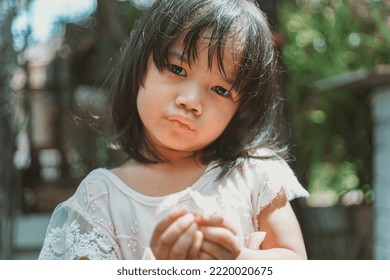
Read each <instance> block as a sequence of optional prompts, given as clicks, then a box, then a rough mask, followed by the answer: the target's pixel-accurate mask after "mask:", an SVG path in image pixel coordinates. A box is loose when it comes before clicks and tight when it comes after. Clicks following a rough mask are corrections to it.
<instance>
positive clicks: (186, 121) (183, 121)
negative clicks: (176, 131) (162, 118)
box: [167, 115, 195, 131]
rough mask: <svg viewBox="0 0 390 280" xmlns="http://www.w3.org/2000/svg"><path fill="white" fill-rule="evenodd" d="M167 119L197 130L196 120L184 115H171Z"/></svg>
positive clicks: (191, 129)
mask: <svg viewBox="0 0 390 280" xmlns="http://www.w3.org/2000/svg"><path fill="white" fill-rule="evenodd" d="M167 119H168V120H169V121H171V122H173V123H175V124H177V125H179V126H181V127H184V128H187V129H188V130H190V131H195V124H194V122H193V121H192V120H191V119H190V118H188V117H186V116H183V115H169V116H168V117H167Z"/></svg>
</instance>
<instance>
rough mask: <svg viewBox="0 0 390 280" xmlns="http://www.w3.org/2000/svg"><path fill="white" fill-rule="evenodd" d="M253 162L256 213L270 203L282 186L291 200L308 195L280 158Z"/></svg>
mask: <svg viewBox="0 0 390 280" xmlns="http://www.w3.org/2000/svg"><path fill="white" fill-rule="evenodd" d="M259 162H260V163H258V164H255V165H253V166H252V168H255V170H254V172H253V173H254V174H255V175H254V176H255V178H254V180H255V190H256V191H255V192H254V193H255V194H254V195H255V198H254V200H255V201H254V204H255V205H256V209H255V210H256V213H259V212H260V211H261V210H262V209H264V208H265V207H266V206H267V205H268V204H270V203H271V202H272V201H273V200H274V199H275V198H276V197H277V195H278V193H279V192H280V191H281V189H282V188H283V189H284V191H285V193H286V197H287V199H288V200H289V201H290V200H293V199H295V198H299V197H308V196H309V193H308V192H307V191H306V190H305V189H304V188H303V187H302V185H301V184H300V183H299V181H298V179H297V177H296V176H295V174H294V172H293V170H292V169H291V168H290V166H289V165H288V164H287V162H285V161H284V160H282V159H279V160H260V161H259Z"/></svg>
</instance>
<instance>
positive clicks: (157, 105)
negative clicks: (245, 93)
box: [137, 39, 239, 156]
mask: <svg viewBox="0 0 390 280" xmlns="http://www.w3.org/2000/svg"><path fill="white" fill-rule="evenodd" d="M233 47H234V46H233V42H230V43H227V44H226V46H225V56H224V63H225V64H224V67H225V72H226V73H225V74H226V75H223V74H222V73H221V72H220V71H219V69H218V65H217V61H216V59H214V60H213V64H212V67H211V69H210V68H209V66H208V49H207V48H208V42H207V40H206V41H204V40H202V39H201V40H200V41H199V45H198V54H197V55H198V57H197V59H195V60H193V61H191V67H190V65H189V64H188V61H187V60H186V56H184V57H183V58H182V54H183V49H184V47H183V43H182V42H181V41H178V42H176V43H175V44H173V46H172V47H171V48H170V50H169V55H170V58H169V65H167V66H166V67H165V69H164V70H163V71H159V70H158V69H157V67H156V66H155V64H154V63H153V59H152V58H151V57H150V58H149V61H148V70H147V72H146V77H145V82H144V85H143V87H141V88H140V90H139V92H138V96H137V108H138V112H139V115H140V117H141V120H142V122H143V125H144V128H145V135H146V137H147V138H148V140H149V141H150V142H151V143H152V145H153V147H154V148H155V149H156V151H157V152H159V153H160V154H162V155H165V156H167V155H169V153H171V152H180V153H184V154H188V155H191V154H193V153H194V152H195V151H199V150H202V149H203V148H205V147H206V146H207V145H209V144H210V143H212V142H213V141H214V140H215V139H217V138H218V136H220V135H221V133H222V132H223V131H224V129H225V128H226V126H227V125H228V123H229V121H230V120H231V119H232V117H233V115H234V114H235V113H236V111H237V109H238V107H239V102H238V94H237V92H235V90H234V89H231V88H232V83H233V81H234V78H235V68H236V63H235V58H236V55H234V54H233V53H234V52H233V49H234V48H233Z"/></svg>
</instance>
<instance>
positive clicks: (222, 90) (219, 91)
mask: <svg viewBox="0 0 390 280" xmlns="http://www.w3.org/2000/svg"><path fill="white" fill-rule="evenodd" d="M211 89H212V90H213V91H215V92H216V93H217V94H219V95H221V96H223V97H230V96H232V94H231V93H230V91H228V90H227V89H225V88H223V87H220V86H214V87H212V88H211Z"/></svg>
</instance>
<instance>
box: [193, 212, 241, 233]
mask: <svg viewBox="0 0 390 280" xmlns="http://www.w3.org/2000/svg"><path fill="white" fill-rule="evenodd" d="M196 220H197V223H198V224H199V225H200V226H202V225H204V226H211V227H224V228H227V229H229V230H230V231H231V232H232V233H233V234H235V235H237V234H238V230H237V229H236V227H235V226H234V225H233V224H232V223H230V222H229V221H228V220H226V219H225V218H223V217H221V216H217V215H212V216H201V217H199V216H197V217H196Z"/></svg>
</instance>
